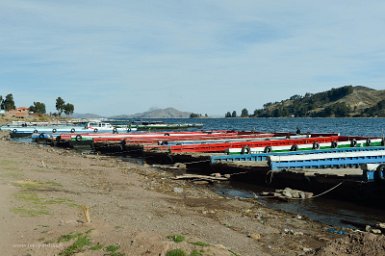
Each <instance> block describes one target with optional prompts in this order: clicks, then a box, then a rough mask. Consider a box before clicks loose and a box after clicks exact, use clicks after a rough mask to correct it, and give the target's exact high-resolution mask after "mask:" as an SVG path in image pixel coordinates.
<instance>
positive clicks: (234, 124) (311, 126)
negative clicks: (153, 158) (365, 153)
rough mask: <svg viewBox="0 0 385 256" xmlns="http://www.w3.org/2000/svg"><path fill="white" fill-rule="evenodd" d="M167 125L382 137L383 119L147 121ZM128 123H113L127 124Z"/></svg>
mask: <svg viewBox="0 0 385 256" xmlns="http://www.w3.org/2000/svg"><path fill="white" fill-rule="evenodd" d="M151 120H160V121H164V122H170V123H202V124H203V129H204V130H217V129H220V130H222V129H226V130H256V131H264V132H295V131H296V130H297V128H299V129H300V130H301V132H302V133H307V132H311V133H336V132H337V133H340V134H341V135H357V136H360V135H365V136H382V135H383V134H384V132H385V130H384V128H385V118H197V119H195V118H189V119H177V118H170V119H151ZM127 122H128V120H120V121H115V123H127Z"/></svg>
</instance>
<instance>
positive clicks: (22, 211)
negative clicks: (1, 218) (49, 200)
mask: <svg viewBox="0 0 385 256" xmlns="http://www.w3.org/2000/svg"><path fill="white" fill-rule="evenodd" d="M11 211H12V212H13V213H16V214H18V215H20V216H22V217H36V216H42V215H49V212H48V210H47V209H45V208H42V209H36V208H24V207H15V208H12V209H11Z"/></svg>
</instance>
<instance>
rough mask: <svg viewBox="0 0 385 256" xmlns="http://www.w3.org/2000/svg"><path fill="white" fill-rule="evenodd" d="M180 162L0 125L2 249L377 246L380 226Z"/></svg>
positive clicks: (308, 251) (91, 251) (218, 250)
mask: <svg viewBox="0 0 385 256" xmlns="http://www.w3.org/2000/svg"><path fill="white" fill-rule="evenodd" d="M183 171H184V170H183V169H176V170H174V171H172V172H171V171H165V170H164V169H158V168H155V167H153V166H149V165H139V164H135V163H130V162H126V161H123V160H122V159H119V158H116V157H108V156H101V155H88V154H79V153H76V152H75V151H73V150H67V149H60V148H52V147H49V146H41V145H34V144H25V143H16V142H12V141H9V134H8V133H5V132H0V184H1V185H0V195H1V197H0V203H1V205H2V211H1V216H0V217H1V220H2V221H1V222H0V229H1V230H2V232H1V235H0V236H1V237H0V243H1V244H0V248H2V254H4V255H111V256H112V255H115V256H116V255H165V256H172V255H191V256H193V255H195V256H197V255H229V256H230V255H231V256H234V255H337V254H338V255H380V254H382V253H383V247H382V246H384V245H385V240H384V237H383V236H382V235H380V236H376V235H374V234H370V233H367V232H358V233H355V232H353V230H350V229H346V230H338V228H334V227H330V226H327V225H324V224H321V223H318V222H315V221H312V220H309V219H307V218H305V217H303V216H300V215H293V214H289V213H286V212H283V211H279V210H273V209H270V208H268V207H267V206H265V205H263V204H262V203H260V202H259V201H258V199H241V198H229V197H223V196H221V195H218V194H216V193H214V192H213V191H211V190H210V188H209V185H198V184H194V183H192V182H189V181H184V180H175V179H173V177H174V176H175V174H180V173H181V172H183ZM330 230H332V231H333V230H335V231H336V232H331V231H330ZM346 233H348V234H349V235H344V234H346ZM333 253H334V254H333ZM348 253H349V254H348ZM350 253H351V254H350Z"/></svg>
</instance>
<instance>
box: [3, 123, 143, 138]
mask: <svg viewBox="0 0 385 256" xmlns="http://www.w3.org/2000/svg"><path fill="white" fill-rule="evenodd" d="M0 130H2V131H9V132H10V134H11V137H28V136H31V135H32V134H54V135H55V134H56V135H57V134H63V133H90V132H94V133H129V132H132V131H136V130H137V129H136V128H135V127H129V126H125V127H124V126H114V125H112V124H111V123H107V122H88V123H87V124H86V125H85V126H80V125H44V126H28V125H23V124H22V125H5V126H1V127H0ZM41 137H42V136H41Z"/></svg>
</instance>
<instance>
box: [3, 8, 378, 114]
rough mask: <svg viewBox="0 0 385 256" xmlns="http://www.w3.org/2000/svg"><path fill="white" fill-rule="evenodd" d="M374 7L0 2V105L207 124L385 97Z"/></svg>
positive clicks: (376, 16) (376, 17) (376, 14)
mask: <svg viewBox="0 0 385 256" xmlns="http://www.w3.org/2000/svg"><path fill="white" fill-rule="evenodd" d="M384 14H385V1H382V0H378V1H375V0H368V1H361V0H359V1H358V0H341V1H335V0H333V1H331V0H324V1H308V0H290V1H289V0H287V1H284V0H277V1H271V0H264V1H259V0H239V1H234V0H205V1H203V0H190V1H186V0H161V1H159V0H140V1H133V0H114V1H110V0H82V1H79V0H66V1H62V0H60V1H59V0H0V95H2V96H3V97H4V96H5V95H7V94H9V93H12V94H13V97H14V100H15V103H16V105H17V106H27V107H28V106H30V105H32V104H33V102H43V103H45V104H46V107H47V112H54V111H56V110H55V102H56V98H57V97H62V98H63V99H64V100H65V101H66V102H68V103H72V104H73V105H74V106H75V112H76V113H94V114H100V115H104V116H112V115H119V114H133V113H138V112H144V111H147V110H148V109H150V108H166V107H174V108H176V109H178V110H181V111H189V112H195V113H201V114H205V113H207V114H208V115H209V116H224V115H225V113H226V112H227V111H230V112H232V111H233V110H235V111H237V112H238V113H240V112H241V110H242V109H243V108H246V109H248V111H249V113H252V112H253V111H254V110H255V109H258V108H261V107H262V106H263V104H265V103H267V102H275V101H280V100H283V99H287V98H289V97H290V96H292V95H295V94H299V95H304V94H305V93H307V92H310V93H315V92H320V91H325V90H329V89H331V88H337V87H340V86H344V85H364V86H368V87H371V88H374V89H385V87H384V85H385V33H384V28H385V15H384Z"/></svg>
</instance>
